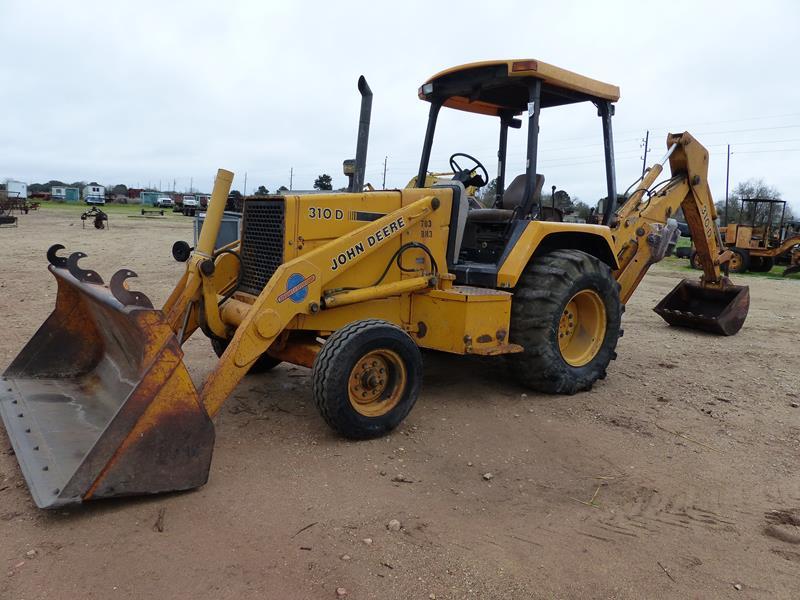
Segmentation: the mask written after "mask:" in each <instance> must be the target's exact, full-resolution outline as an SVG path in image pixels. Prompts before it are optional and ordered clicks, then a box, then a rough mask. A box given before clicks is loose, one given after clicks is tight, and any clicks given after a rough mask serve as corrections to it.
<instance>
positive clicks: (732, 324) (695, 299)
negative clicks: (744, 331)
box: [653, 279, 750, 335]
mask: <svg viewBox="0 0 800 600" xmlns="http://www.w3.org/2000/svg"><path fill="white" fill-rule="evenodd" d="M749 308H750V288H748V287H747V286H744V285H732V284H727V285H726V286H725V287H724V288H723V289H715V288H711V287H704V286H702V285H701V284H700V282H699V281H693V280H689V279H684V280H683V281H681V282H680V283H679V284H678V285H677V286H675V288H674V289H673V290H672V291H671V292H670V293H669V294H667V295H666V296H665V297H664V299H663V300H661V302H659V303H658V305H657V306H656V307H655V308H654V309H653V310H654V311H655V312H656V313H658V314H659V315H660V316H661V317H662V318H663V319H664V320H665V321H666V322H667V323H669V324H670V325H674V326H676V327H687V328H689V329H699V330H701V331H707V332H709V333H716V334H718V335H734V334H735V333H737V332H738V331H739V330H740V329H741V328H742V325H744V321H745V319H746V318H747V311H748V310H749Z"/></svg>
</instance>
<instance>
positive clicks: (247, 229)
mask: <svg viewBox="0 0 800 600" xmlns="http://www.w3.org/2000/svg"><path fill="white" fill-rule="evenodd" d="M283 216H284V202H283V200H246V201H245V203H244V215H243V220H242V249H241V251H242V266H243V267H244V276H243V277H242V281H241V283H240V284H239V290H240V291H242V292H246V293H248V294H253V295H256V296H257V295H258V294H260V293H261V290H263V289H264V286H265V285H266V284H267V282H268V281H269V279H270V277H272V274H273V273H275V270H276V269H277V268H278V267H279V266H281V264H283V229H284V218H283Z"/></svg>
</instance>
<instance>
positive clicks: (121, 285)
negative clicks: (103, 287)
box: [108, 269, 153, 308]
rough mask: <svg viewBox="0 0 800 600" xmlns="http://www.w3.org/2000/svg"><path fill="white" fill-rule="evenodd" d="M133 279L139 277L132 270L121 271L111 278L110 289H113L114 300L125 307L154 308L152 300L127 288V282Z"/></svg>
mask: <svg viewBox="0 0 800 600" xmlns="http://www.w3.org/2000/svg"><path fill="white" fill-rule="evenodd" d="M131 277H138V275H137V274H136V273H135V272H134V271H131V270H130V269H120V270H119V271H117V272H116V273H114V274H113V275H112V276H111V283H110V284H109V286H108V287H109V288H110V289H111V293H112V294H113V295H114V298H116V299H117V300H119V301H120V302H121V303H122V304H124V305H125V306H139V307H141V308H153V303H152V302H151V301H150V298H148V297H147V296H145V295H144V294H143V293H142V292H135V291H133V290H129V289H128V288H127V287H125V280H126V279H129V278H131Z"/></svg>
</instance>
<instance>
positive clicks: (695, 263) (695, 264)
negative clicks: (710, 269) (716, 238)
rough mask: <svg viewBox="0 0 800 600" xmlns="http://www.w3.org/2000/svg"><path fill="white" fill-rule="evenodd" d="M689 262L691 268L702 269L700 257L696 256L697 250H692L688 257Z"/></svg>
mask: <svg viewBox="0 0 800 600" xmlns="http://www.w3.org/2000/svg"><path fill="white" fill-rule="evenodd" d="M689 262H690V263H691V265H692V268H693V269H697V270H698V271H699V270H702V269H703V265H701V264H700V259H699V258H698V256H697V250H692V255H691V256H690V257H689Z"/></svg>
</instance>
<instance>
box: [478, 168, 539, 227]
mask: <svg viewBox="0 0 800 600" xmlns="http://www.w3.org/2000/svg"><path fill="white" fill-rule="evenodd" d="M543 185H544V175H539V174H538V173H537V174H536V179H535V180H534V185H533V194H532V196H533V198H534V201H538V200H539V198H540V197H541V194H542V186H543ZM524 195H525V174H524V173H523V174H522V175H517V176H516V177H514V180H513V181H512V182H511V183H510V184H509V185H508V187H507V188H506V191H505V192H504V193H503V198H502V200H501V203H500V208H478V209H474V210H471V211H469V213H468V214H467V222H468V223H498V222H507V221H509V220H511V217H512V215H513V214H514V209H515V208H516V207H518V206H520V205H522V203H523V200H524V198H523V196H524Z"/></svg>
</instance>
